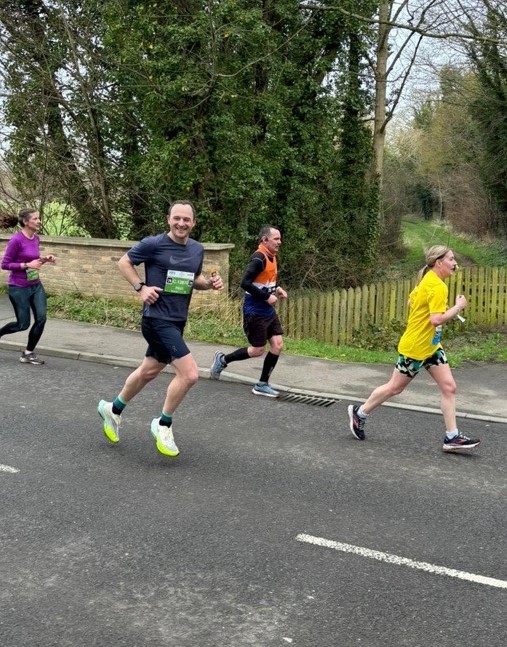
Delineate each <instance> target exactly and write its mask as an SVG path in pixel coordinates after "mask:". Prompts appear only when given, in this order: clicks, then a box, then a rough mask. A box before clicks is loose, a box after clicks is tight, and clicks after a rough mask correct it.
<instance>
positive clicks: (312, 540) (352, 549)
mask: <svg viewBox="0 0 507 647" xmlns="http://www.w3.org/2000/svg"><path fill="white" fill-rule="evenodd" d="M296 540H297V541H302V542H305V543H307V544H314V545H315V546H323V547H324V548H334V550H339V551H341V552H343V553H354V554H355V555H360V556H361V557H368V558H369V559H376V560H378V561H380V562H387V563H388V564H396V565H398V566H410V568H417V569H419V570H421V571H426V572H428V573H433V574H434V575H447V576H448V577H457V578H458V579H460V580H468V581H469V582H475V583H476V584H487V585H488V586H495V587H496V588H499V589H507V581H505V580H496V579H495V578H493V577H484V576H483V575H476V574H475V573H466V572H465V571H457V570H455V569H454V568H446V567H445V566H437V565H436V564H429V563H428V562H415V561H414V560H413V559H408V558H407V557H399V555H392V554H390V553H383V552H381V551H379V550H371V548H363V547H362V546H354V545H352V544H343V543H341V542H339V541H332V540H331V539H324V538H323V537H313V536H312V535H306V534H304V533H301V534H299V535H297V537H296Z"/></svg>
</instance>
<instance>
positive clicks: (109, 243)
mask: <svg viewBox="0 0 507 647" xmlns="http://www.w3.org/2000/svg"><path fill="white" fill-rule="evenodd" d="M14 233H15V232H11V233H9V234H7V233H0V240H9V239H10V238H11V237H12V235H13V234H14ZM40 241H41V243H49V244H51V243H53V244H60V245H61V244H65V243H70V244H72V245H82V246H83V247H119V248H121V249H125V248H126V247H127V248H130V247H133V246H134V245H136V244H137V243H138V242H139V241H137V240H118V239H108V238H80V237H78V236H75V237H74V236H40ZM201 245H202V246H203V247H204V249H205V250H209V251H220V250H223V249H234V247H235V245H233V244H232V243H201Z"/></svg>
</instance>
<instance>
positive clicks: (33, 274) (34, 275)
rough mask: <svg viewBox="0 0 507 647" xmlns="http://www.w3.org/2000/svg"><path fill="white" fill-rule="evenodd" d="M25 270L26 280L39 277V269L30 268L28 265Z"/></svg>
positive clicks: (33, 279)
mask: <svg viewBox="0 0 507 647" xmlns="http://www.w3.org/2000/svg"><path fill="white" fill-rule="evenodd" d="M25 271H26V279H27V281H35V280H36V279H38V278H39V270H32V268H31V267H29V268H27V269H26V270H25Z"/></svg>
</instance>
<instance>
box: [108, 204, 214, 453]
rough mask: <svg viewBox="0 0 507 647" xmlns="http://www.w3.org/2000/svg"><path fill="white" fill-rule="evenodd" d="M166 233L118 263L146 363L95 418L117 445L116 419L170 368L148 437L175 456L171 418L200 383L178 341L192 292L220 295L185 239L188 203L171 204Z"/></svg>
mask: <svg viewBox="0 0 507 647" xmlns="http://www.w3.org/2000/svg"><path fill="white" fill-rule="evenodd" d="M167 222H168V224H169V232H168V233H167V234H160V235H158V236H149V237H148V238H144V239H143V240H142V241H141V242H139V243H138V244H137V245H134V247H132V249H130V250H129V251H128V252H127V253H126V254H124V255H123V256H122V257H121V258H120V260H119V261H118V267H119V270H120V272H121V274H122V275H123V276H124V277H125V279H126V280H127V281H128V282H129V283H130V284H131V285H132V287H133V288H134V290H135V291H136V292H137V293H138V294H139V296H140V297H141V299H142V301H143V317H142V322H141V330H142V333H143V337H144V338H145V339H146V341H147V342H148V349H147V351H146V357H145V358H144V359H143V361H142V363H141V365H140V366H139V367H138V368H137V369H136V370H135V371H134V372H133V373H131V374H130V375H129V376H128V378H127V380H126V382H125V384H124V386H123V388H122V390H121V391H120V393H119V394H118V396H117V397H116V398H115V399H114V400H113V401H112V402H106V401H105V400H101V401H100V402H99V404H98V407H97V409H98V412H99V415H100V417H101V418H102V420H103V421H104V425H103V429H104V434H105V435H106V438H108V440H110V441H111V442H113V443H117V442H119V440H120V438H119V434H118V431H119V427H120V419H121V413H122V411H123V409H124V408H125V406H126V405H127V403H128V402H130V400H132V398H133V397H134V396H135V395H137V394H138V393H139V392H140V391H141V390H142V389H143V388H144V387H145V386H146V384H148V382H151V380H153V379H154V378H155V377H157V375H158V374H159V373H160V372H161V371H162V370H163V369H164V367H165V366H166V365H167V364H171V366H172V368H173V369H174V372H175V376H174V377H173V379H172V381H171V382H170V384H169V386H168V387H167V394H166V398H165V401H164V405H163V407H162V413H161V415H160V417H159V418H154V419H153V420H152V422H151V433H152V435H153V438H154V439H155V443H156V446H157V449H158V451H159V452H160V453H161V454H164V455H166V456H172V457H174V456H178V454H179V450H178V447H177V446H176V443H175V442H174V437H173V432H172V417H173V414H174V412H175V411H176V409H177V408H178V406H179V404H180V403H181V402H182V400H183V398H184V397H185V395H186V394H187V392H188V391H189V390H190V388H191V387H192V386H193V385H194V384H195V383H196V382H197V380H198V378H199V373H198V368H197V364H196V363H195V360H194V358H193V357H192V354H191V353H190V350H189V348H188V346H187V345H186V343H185V341H184V339H183V330H184V327H185V324H186V321H187V317H188V307H189V305H190V299H191V297H192V291H193V290H194V288H195V289H196V290H221V289H222V288H223V283H222V279H221V278H220V276H218V275H217V274H214V275H213V276H210V277H206V276H204V275H203V274H202V264H203V258H204V248H203V246H202V245H201V244H200V243H198V242H197V241H195V240H193V239H192V238H190V237H189V236H190V232H191V231H192V229H193V228H194V227H195V208H194V206H193V204H192V203H191V202H188V201H184V200H181V201H177V202H173V204H172V205H171V207H170V209H169V213H168V215H167ZM141 263H144V269H145V277H146V279H145V280H146V283H143V282H142V281H140V279H139V275H138V273H137V271H136V266H137V265H140V264H141Z"/></svg>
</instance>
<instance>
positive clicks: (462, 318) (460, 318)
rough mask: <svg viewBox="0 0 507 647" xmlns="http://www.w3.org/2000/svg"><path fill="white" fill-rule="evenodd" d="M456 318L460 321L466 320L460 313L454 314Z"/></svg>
mask: <svg viewBox="0 0 507 647" xmlns="http://www.w3.org/2000/svg"><path fill="white" fill-rule="evenodd" d="M456 319H459V320H460V321H461V323H465V321H466V319H465V317H462V316H461V315H456Z"/></svg>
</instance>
